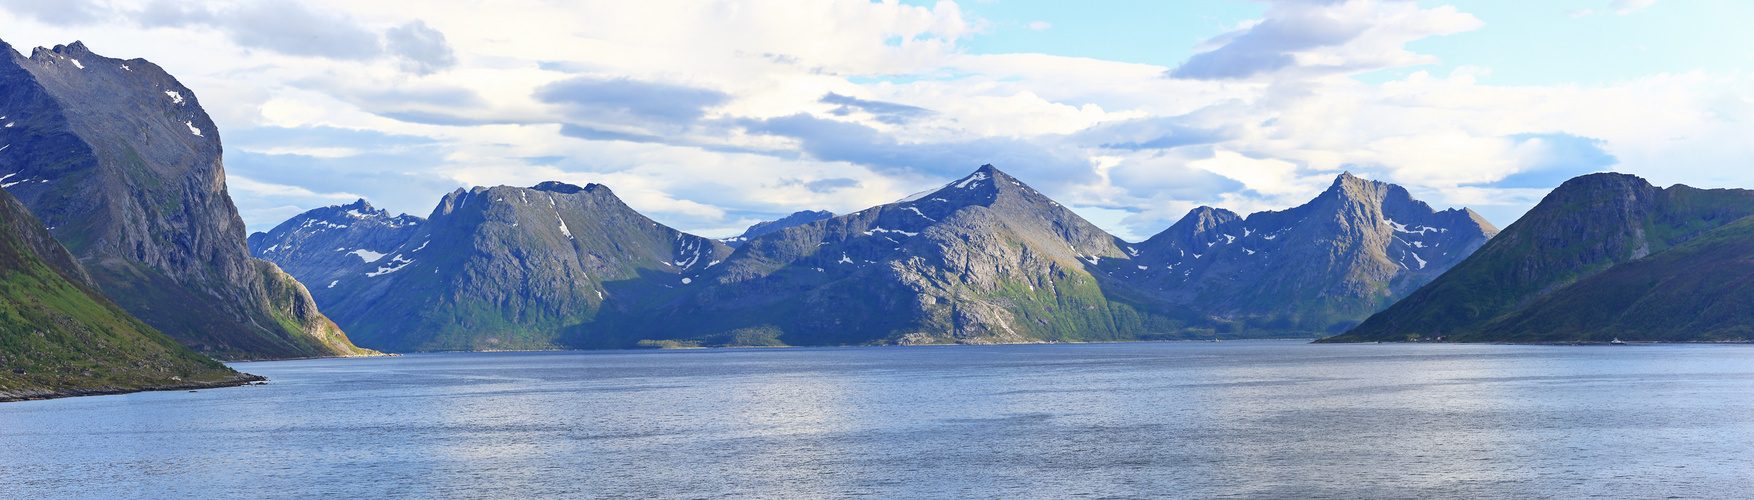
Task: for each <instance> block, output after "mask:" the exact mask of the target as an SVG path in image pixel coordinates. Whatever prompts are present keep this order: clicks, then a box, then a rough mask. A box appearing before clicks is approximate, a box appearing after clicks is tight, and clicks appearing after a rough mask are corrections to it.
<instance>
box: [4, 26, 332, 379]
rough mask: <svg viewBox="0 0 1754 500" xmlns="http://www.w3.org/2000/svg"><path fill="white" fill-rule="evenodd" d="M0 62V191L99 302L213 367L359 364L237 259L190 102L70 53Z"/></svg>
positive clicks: (149, 68)
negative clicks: (46, 233) (44, 232)
mask: <svg viewBox="0 0 1754 500" xmlns="http://www.w3.org/2000/svg"><path fill="white" fill-rule="evenodd" d="M0 45H4V43H3V42H0ZM4 52H5V56H6V57H5V61H0V107H3V108H4V109H3V110H0V116H5V118H3V119H0V120H4V122H5V125H0V127H3V128H0V179H3V180H0V184H4V186H5V188H6V190H7V191H9V192H11V193H12V194H14V195H15V196H17V197H18V198H19V199H20V200H21V201H22V202H23V203H24V204H25V205H26V206H28V207H29V208H30V210H31V211H32V212H33V213H35V214H37V215H38V216H39V217H40V218H41V219H42V221H43V222H44V223H46V224H47V225H48V227H49V228H50V229H51V230H52V231H53V233H54V234H55V236H56V238H57V239H59V240H60V241H61V242H62V243H63V244H65V245H66V247H67V248H68V249H69V250H71V251H72V253H73V255H75V256H77V257H78V258H79V260H80V261H81V262H82V263H83V264H84V265H85V266H86V268H87V269H88V270H89V271H90V272H91V276H92V277H93V279H94V280H95V282H96V283H97V284H98V285H99V287H100V288H102V290H103V292H104V293H105V294H106V295H108V296H109V297H110V298H112V299H114V300H115V301H116V302H117V303H119V304H121V305H122V307H123V308H125V309H127V310H128V311H129V312H130V313H133V314H134V315H136V316H138V317H139V318H141V319H142V320H144V321H146V322H147V323H148V324H150V325H153V326H154V327H155V328H157V329H159V330H161V331H163V332H165V333H167V334H169V335H170V336H171V337H172V338H175V339H177V340H178V341H179V342H182V343H184V344H185V345H189V346H191V347H193V348H195V349H196V350H199V351H202V352H205V353H208V354H210V355H213V356H218V357H223V358H243V359H263V358H290V357H309V356H341V355H359V354H367V351H363V350H359V349H357V348H354V347H352V346H351V345H350V344H349V343H348V342H347V340H346V338H345V336H344V335H343V334H342V333H341V332H340V331H339V330H338V329H336V328H335V326H334V324H333V323H330V322H329V321H328V320H327V319H326V318H324V317H323V316H322V315H321V314H319V313H317V311H316V308H315V307H314V303H312V302H311V299H310V298H309V296H308V295H306V294H303V293H302V287H298V286H296V283H287V281H289V280H290V277H288V276H287V275H286V274H285V273H282V272H280V270H279V269H278V268H276V267H274V266H273V265H272V264H269V263H267V262H264V261H260V260H257V259H252V258H251V257H250V256H249V252H248V249H247V247H246V246H245V241H244V231H243V221H242V219H241V218H239V217H238V215H237V210H236V208H235V207H234V206H233V205H232V203H231V198H230V196H228V195H227V194H226V191H225V172H224V167H223V166H222V165H221V162H220V156H221V146H220V141H219V133H218V131H217V130H216V129H215V127H214V125H213V122H212V120H210V119H208V117H207V114H206V113H205V112H204V111H202V109H201V106H200V103H199V101H198V100H197V98H196V97H195V94H194V92H192V91H190V90H189V89H188V88H186V87H184V86H182V84H180V83H178V82H177V81H176V79H175V78H172V77H171V76H170V75H169V74H167V73H165V72H164V70H163V69H161V68H159V67H158V66H157V65H154V64H152V63H150V62H147V61H145V60H142V59H133V60H126V61H124V60H119V59H111V58H107V57H103V56H99V55H97V54H93V53H91V52H90V51H89V50H87V49H86V48H85V46H84V45H83V44H80V43H77V42H75V43H74V44H72V45H67V46H56V47H55V48H54V49H44V48H40V47H39V48H37V49H35V50H34V51H32V53H31V56H30V57H25V56H23V55H22V54H20V53H18V52H17V51H15V50H12V47H11V46H10V45H6V46H5V50H4Z"/></svg>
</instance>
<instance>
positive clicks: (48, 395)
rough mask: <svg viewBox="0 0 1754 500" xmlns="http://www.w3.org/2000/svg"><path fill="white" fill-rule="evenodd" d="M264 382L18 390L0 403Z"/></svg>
mask: <svg viewBox="0 0 1754 500" xmlns="http://www.w3.org/2000/svg"><path fill="white" fill-rule="evenodd" d="M264 380H268V378H267V377H263V376H261V375H251V374H248V373H239V374H237V375H233V376H230V377H227V378H225V379H222V380H215V381H209V382H184V383H180V384H171V385H152V386H145V387H113V386H104V387H82V388H73V389H54V390H51V389H18V390H11V391H0V403H6V402H12V401H30V400H35V399H55V398H70V397H75V396H103V395H108V394H128V393H132V392H146V391H191V390H198V389H217V388H221V387H236V386H240V385H249V384H251V383H255V382H261V381H264Z"/></svg>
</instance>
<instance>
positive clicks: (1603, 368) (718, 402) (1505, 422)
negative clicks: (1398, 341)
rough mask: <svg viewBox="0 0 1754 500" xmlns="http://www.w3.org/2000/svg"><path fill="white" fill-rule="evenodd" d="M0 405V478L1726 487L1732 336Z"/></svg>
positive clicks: (1037, 359) (365, 386) (1374, 489)
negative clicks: (1715, 341) (1712, 342)
mask: <svg viewBox="0 0 1754 500" xmlns="http://www.w3.org/2000/svg"><path fill="white" fill-rule="evenodd" d="M235 366H237V367H238V368H239V369H241V370H244V371H248V372H250V373H255V374H259V375H264V376H267V377H268V378H269V379H270V383H269V384H268V385H265V386H251V387H238V388H229V389H215V390H203V391H199V392H193V393H190V392H159V393H141V394H129V395H120V396H100V397H86V398H72V399H60V400H51V401H30V402H21V403H7V404H0V471H4V472H0V479H3V480H0V497H4V498H42V497H101V498H115V497H140V496H146V497H278V498H294V497H298V498H302V497H311V496H317V495H323V496H343V497H373V498H380V497H434V496H437V497H483V496H485V497H528V496H579V497H601V496H632V497H732V498H737V497H854V496H870V497H879V498H919V497H976V498H981V497H988V498H1001V497H1002V498H1014V497H1026V498H1028V497H1035V498H1068V497H1089V498H1113V497H1194V498H1223V497H1250V498H1259V497H1268V498H1271V497H1295V498H1372V497H1385V498H1415V497H1426V498H1429V497H1442V496H1448V497H1455V496H1468V497H1519V498H1543V497H1548V498H1583V497H1591V496H1603V497H1642V498H1663V497H1678V498H1725V497H1742V496H1747V495H1749V494H1750V493H1748V492H1750V491H1754V347H1746V346H1702V345H1675V346H1627V347H1620V346H1614V347H1610V346H1592V347H1548V346H1470V345H1310V344H1304V343H1301V342H1224V343H1130V344H1073V345H1027V346H980V347H975V346H955V347H867V348H825V349H712V350H688V351H602V352H543V353H474V354H424V355H411V356H404V357H399V358H376V359H330V360H303V361H282V362H270V363H244V364H238V365H235Z"/></svg>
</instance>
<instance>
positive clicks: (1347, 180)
mask: <svg viewBox="0 0 1754 500" xmlns="http://www.w3.org/2000/svg"><path fill="white" fill-rule="evenodd" d="M1375 182H1376V181H1373V180H1369V179H1365V178H1363V177H1359V176H1356V175H1352V172H1351V171H1349V170H1348V171H1344V172H1340V175H1337V176H1334V184H1333V185H1334V187H1340V186H1356V185H1364V184H1371V183H1375Z"/></svg>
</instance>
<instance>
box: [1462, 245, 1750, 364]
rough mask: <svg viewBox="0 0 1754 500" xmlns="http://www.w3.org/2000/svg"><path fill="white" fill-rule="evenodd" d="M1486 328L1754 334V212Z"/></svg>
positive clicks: (1584, 334) (1714, 337)
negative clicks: (1752, 214)
mask: <svg viewBox="0 0 1754 500" xmlns="http://www.w3.org/2000/svg"><path fill="white" fill-rule="evenodd" d="M1482 331H1484V332H1487V333H1485V335H1488V336H1490V338H1491V339H1492V340H1506V341H1519V342H1543V341H1544V342H1556V341H1595V342H1608V341H1611V340H1614V339H1623V340H1641V341H1722V340H1735V341H1746V340H1748V339H1750V338H1754V216H1749V217H1743V218H1741V219H1737V220H1736V221H1735V222H1731V223H1729V224H1727V225H1725V226H1723V227H1720V228H1717V229H1713V230H1710V231H1706V232H1705V233H1703V234H1700V235H1699V236H1698V237H1696V238H1693V239H1691V240H1687V242H1686V243H1682V244H1680V245H1676V246H1675V247H1673V248H1670V249H1668V250H1664V251H1661V252H1657V253H1654V254H1651V255H1650V256H1649V257H1645V258H1642V259H1637V260H1633V261H1629V262H1626V263H1623V264H1620V265H1617V266H1614V267H1611V268H1608V270H1606V271H1603V272H1601V273H1600V274H1596V275H1593V276H1590V277H1588V278H1584V279H1581V280H1578V282H1577V283H1575V284H1572V285H1570V286H1567V287H1564V288H1561V289H1559V290H1556V291H1554V292H1553V293H1551V294H1548V295H1546V296H1543V297H1541V298H1539V299H1536V300H1534V301H1532V302H1530V303H1529V304H1528V305H1526V306H1523V307H1521V308H1518V309H1516V310H1515V311H1513V312H1511V313H1508V314H1506V315H1504V316H1502V317H1500V318H1498V319H1497V320H1495V321H1493V322H1492V323H1491V324H1489V325H1487V326H1486V327H1484V328H1482ZM1463 338H1464V339H1465V338H1466V337H1463Z"/></svg>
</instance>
